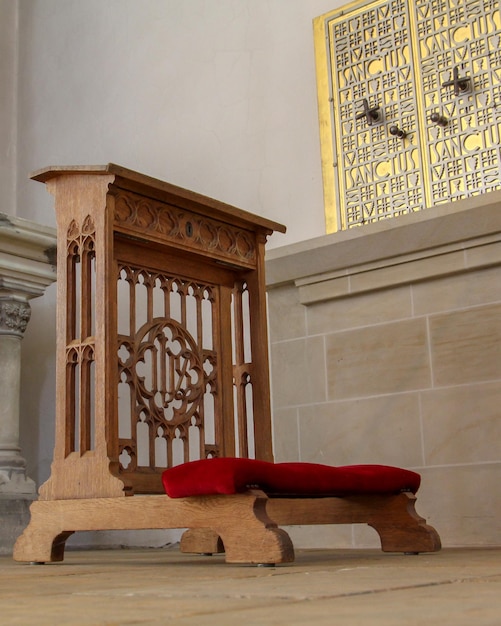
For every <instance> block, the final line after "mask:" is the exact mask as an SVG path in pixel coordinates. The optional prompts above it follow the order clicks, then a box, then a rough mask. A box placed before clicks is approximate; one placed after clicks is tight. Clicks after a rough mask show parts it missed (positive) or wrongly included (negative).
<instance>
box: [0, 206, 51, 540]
mask: <svg viewBox="0 0 501 626" xmlns="http://www.w3.org/2000/svg"><path fill="white" fill-rule="evenodd" d="M55 245H56V233H55V231H54V229H52V228H49V227H47V226H42V225H40V224H35V223H33V222H29V221H27V220H23V219H19V218H15V217H11V216H8V215H4V214H2V213H0V496H2V498H4V499H5V498H6V497H12V498H16V497H26V496H27V495H34V494H35V492H36V486H35V483H34V482H33V481H32V480H31V479H30V478H28V477H27V476H26V461H25V460H24V459H23V457H22V456H21V454H20V452H21V450H20V447H19V421H20V415H19V399H20V393H21V388H20V387H21V340H22V337H23V334H24V332H25V330H26V327H27V326H28V322H29V320H30V316H31V307H30V304H29V300H30V299H31V298H36V297H38V296H41V295H43V293H44V292H45V289H46V288H47V287H48V286H49V285H50V284H51V283H53V282H54V281H55V280H56V274H55V268H54V266H53V261H54V254H53V251H54V248H55ZM4 523H5V521H4ZM0 543H1V542H0Z"/></svg>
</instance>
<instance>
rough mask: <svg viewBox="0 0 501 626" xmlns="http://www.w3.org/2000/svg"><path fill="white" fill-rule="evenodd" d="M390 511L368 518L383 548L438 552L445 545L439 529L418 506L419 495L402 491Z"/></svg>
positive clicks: (400, 550) (412, 551)
mask: <svg viewBox="0 0 501 626" xmlns="http://www.w3.org/2000/svg"><path fill="white" fill-rule="evenodd" d="M397 502H398V506H393V507H392V509H393V510H392V512H391V514H390V515H381V514H379V515H377V516H375V518H374V519H373V520H371V521H369V522H368V524H369V526H372V528H374V529H375V530H376V531H377V533H378V534H379V537H380V539H381V549H382V550H383V552H407V553H414V554H418V553H420V552H437V551H438V550H440V548H441V547H442V545H441V542H440V536H439V534H438V533H437V531H436V530H435V529H434V528H433V527H432V526H429V525H428V524H427V523H426V520H425V519H424V518H422V517H421V516H420V515H418V514H417V512H416V510H415V503H416V497H415V496H414V495H413V494H411V493H402V494H400V496H399V499H398V501H397Z"/></svg>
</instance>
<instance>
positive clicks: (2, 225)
mask: <svg viewBox="0 0 501 626" xmlns="http://www.w3.org/2000/svg"><path fill="white" fill-rule="evenodd" d="M55 251H56V231H55V229H53V228H50V227H49V226H42V225H41V224H36V223H35V222H30V221H28V220H24V219H21V218H17V217H13V216H9V215H5V214H3V213H0V296H3V297H8V296H13V297H15V298H17V299H20V298H23V299H30V298H34V297H37V296H41V295H42V294H43V293H44V291H45V289H46V288H47V287H48V286H49V285H50V284H52V283H53V282H54V281H55V280H56V268H55V258H56V254H55Z"/></svg>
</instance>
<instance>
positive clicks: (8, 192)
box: [0, 0, 18, 215]
mask: <svg viewBox="0 0 501 626" xmlns="http://www.w3.org/2000/svg"><path fill="white" fill-rule="evenodd" d="M17 8H18V2H17V0H0V85H1V88H0V212H1V213H8V214H9V215H15V214H16V200H15V192H16V99H17V82H16V81H17V40H18V38H17V33H18V24H17V17H18V13H17Z"/></svg>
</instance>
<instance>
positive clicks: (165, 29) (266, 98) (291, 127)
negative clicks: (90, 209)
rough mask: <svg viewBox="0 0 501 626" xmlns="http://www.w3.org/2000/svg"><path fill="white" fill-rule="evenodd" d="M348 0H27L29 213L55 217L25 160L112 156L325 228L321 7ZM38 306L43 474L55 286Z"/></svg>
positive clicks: (28, 425)
mask: <svg viewBox="0 0 501 626" xmlns="http://www.w3.org/2000/svg"><path fill="white" fill-rule="evenodd" d="M9 1H10V0H0V2H1V3H2V4H0V7H2V8H4V5H5V4H6V3H7V5H8V4H9ZM341 3H342V0H83V1H82V0H22V1H21V2H19V3H18V5H19V98H18V100H19V108H18V144H17V174H18V183H17V195H18V204H17V207H18V208H17V213H18V215H19V216H20V217H24V218H28V219H31V220H35V221H38V222H41V223H44V224H49V225H55V220H54V214H53V208H52V199H51V197H50V196H49V195H48V194H47V193H46V192H45V190H44V189H43V187H42V186H41V185H40V184H39V183H35V182H31V181H29V180H28V173H29V172H31V171H33V170H35V169H38V168H41V167H44V166H46V165H54V164H91V163H96V164H97V163H107V162H115V163H118V164H120V165H124V166H126V167H129V168H132V169H136V170H139V171H143V172H145V173H147V174H149V175H152V176H156V177H158V178H161V179H165V180H168V181H169V182H172V183H174V184H177V185H181V186H183V187H186V188H189V189H193V190H195V191H198V192H200V193H203V194H206V195H209V196H212V197H215V198H217V199H219V200H223V201H225V202H228V203H230V204H234V205H237V206H239V207H241V208H243V209H246V210H248V211H252V212H254V213H257V214H261V215H264V216H266V217H268V218H270V219H274V220H277V221H280V222H283V223H285V224H286V225H287V227H288V233H287V235H285V236H284V235H279V234H277V235H274V236H273V237H272V238H271V241H270V246H271V247H275V246H278V245H285V244H288V243H294V242H296V241H299V240H304V239H308V238H311V237H315V236H318V235H322V234H323V233H324V232H325V230H324V215H323V197H322V181H321V169H320V147H319V137H318V121H317V102H316V84H315V63H314V50H313V29H312V19H313V18H314V17H316V16H317V15H320V14H322V13H325V12H327V11H329V10H331V9H333V8H335V7H336V6H337V5H339V4H341ZM15 4H17V3H15ZM4 30H5V26H4V25H3V24H2V25H1V26H0V35H2V34H3V31H4ZM0 38H1V37H0ZM0 71H1V69H0ZM0 116H1V114H0ZM32 306H33V315H32V321H31V322H30V324H29V327H28V330H27V332H26V335H25V338H24V341H23V380H22V384H23V397H22V403H21V418H22V424H21V445H22V449H23V454H24V455H25V456H26V457H27V460H28V469H29V473H30V476H31V477H32V478H33V479H35V480H36V481H37V483H40V482H43V481H44V480H45V479H46V478H47V477H48V475H49V471H50V460H51V457H52V446H53V438H54V432H53V431H54V426H53V423H54V417H53V416H54V403H55V398H54V388H55V380H54V346H55V328H54V327H55V288H50V289H49V290H48V291H47V293H46V295H45V296H44V297H43V298H40V299H38V300H34V301H33V302H32ZM110 541H111V540H110ZM159 541H160V542H164V541H165V539H164V538H163V537H162V538H161V539H159Z"/></svg>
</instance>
